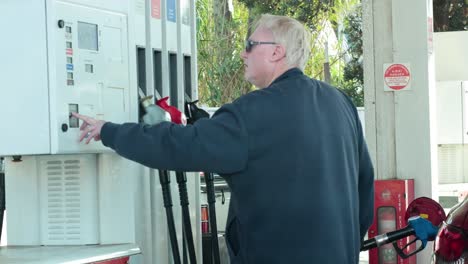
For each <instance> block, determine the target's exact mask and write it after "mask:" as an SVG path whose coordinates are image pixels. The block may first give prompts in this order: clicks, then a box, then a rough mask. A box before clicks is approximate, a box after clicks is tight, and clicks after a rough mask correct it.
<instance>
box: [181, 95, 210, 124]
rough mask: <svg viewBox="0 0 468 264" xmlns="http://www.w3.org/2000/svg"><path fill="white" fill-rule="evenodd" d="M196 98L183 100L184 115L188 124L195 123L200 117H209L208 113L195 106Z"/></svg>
mask: <svg viewBox="0 0 468 264" xmlns="http://www.w3.org/2000/svg"><path fill="white" fill-rule="evenodd" d="M197 103H198V100H195V101H193V102H185V115H186V116H187V117H188V120H187V122H188V123H189V124H193V123H195V121H197V120H198V119H200V118H209V117H210V114H208V112H206V111H205V110H203V109H201V108H199V107H198V106H197Z"/></svg>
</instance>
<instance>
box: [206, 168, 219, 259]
mask: <svg viewBox="0 0 468 264" xmlns="http://www.w3.org/2000/svg"><path fill="white" fill-rule="evenodd" d="M204 175H205V183H206V194H207V199H208V210H209V211H208V212H209V219H210V228H211V246H212V248H213V257H214V263H215V264H219V263H220V262H221V260H220V256H219V243H218V225H217V223H216V196H215V189H214V175H213V173H211V172H204Z"/></svg>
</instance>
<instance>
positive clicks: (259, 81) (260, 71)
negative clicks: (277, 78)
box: [241, 27, 276, 88]
mask: <svg viewBox="0 0 468 264" xmlns="http://www.w3.org/2000/svg"><path fill="white" fill-rule="evenodd" d="M249 40H250V41H253V42H270V43H271V42H273V34H272V33H271V32H270V31H269V30H267V29H264V28H262V27H259V28H257V29H256V30H255V31H254V33H253V34H252V35H251V36H250V37H249ZM275 47H276V45H274V44H268V43H267V44H258V45H253V46H251V49H250V51H246V50H244V51H242V52H241V57H242V59H243V60H244V70H245V72H244V77H245V79H246V80H247V81H248V82H250V83H252V84H253V85H255V86H257V87H259V88H265V87H266V86H268V85H269V82H270V81H271V77H272V76H271V75H272V74H273V67H274V64H273V63H272V61H271V57H272V54H273V52H274V49H275Z"/></svg>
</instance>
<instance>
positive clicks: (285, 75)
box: [268, 68, 303, 87]
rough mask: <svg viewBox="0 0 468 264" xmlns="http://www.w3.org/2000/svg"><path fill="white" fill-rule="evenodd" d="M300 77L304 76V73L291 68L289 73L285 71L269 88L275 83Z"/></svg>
mask: <svg viewBox="0 0 468 264" xmlns="http://www.w3.org/2000/svg"><path fill="white" fill-rule="evenodd" d="M298 75H303V73H302V71H301V70H300V69H299V68H291V69H289V70H287V71H285V72H284V73H283V74H281V75H280V76H278V78H276V79H275V80H274V81H273V82H272V83H271V84H270V85H269V86H268V87H270V86H272V85H274V84H275V83H278V82H280V81H282V80H284V79H288V78H291V77H295V76H298Z"/></svg>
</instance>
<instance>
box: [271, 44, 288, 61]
mask: <svg viewBox="0 0 468 264" xmlns="http://www.w3.org/2000/svg"><path fill="white" fill-rule="evenodd" d="M284 57H286V49H285V48H284V46H283V45H281V44H277V45H276V46H275V49H274V50H273V54H272V56H271V61H273V62H277V61H279V60H281V59H283V58H284Z"/></svg>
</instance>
